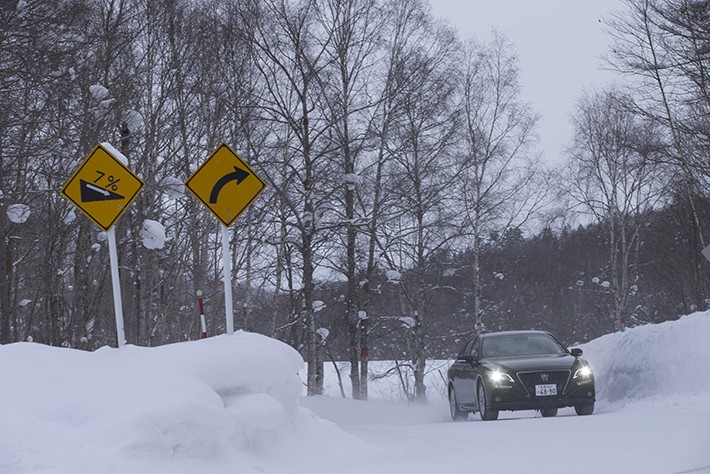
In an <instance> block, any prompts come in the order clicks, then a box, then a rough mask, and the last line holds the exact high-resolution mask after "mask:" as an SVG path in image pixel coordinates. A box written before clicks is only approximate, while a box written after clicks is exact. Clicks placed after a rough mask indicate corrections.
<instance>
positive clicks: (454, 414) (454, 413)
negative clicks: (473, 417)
mask: <svg viewBox="0 0 710 474" xmlns="http://www.w3.org/2000/svg"><path fill="white" fill-rule="evenodd" d="M449 411H450V412H451V419H452V420H454V421H463V420H465V419H466V418H468V412H467V411H465V410H462V409H461V408H460V407H459V402H457V401H456V391H454V387H451V386H450V387H449Z"/></svg>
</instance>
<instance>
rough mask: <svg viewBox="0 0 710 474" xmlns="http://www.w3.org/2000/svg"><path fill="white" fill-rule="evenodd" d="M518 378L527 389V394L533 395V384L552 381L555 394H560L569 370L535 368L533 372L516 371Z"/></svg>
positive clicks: (562, 391)
mask: <svg viewBox="0 0 710 474" xmlns="http://www.w3.org/2000/svg"><path fill="white" fill-rule="evenodd" d="M516 375H517V376H518V379H519V380H520V382H521V383H522V384H523V387H525V390H527V392H528V395H530V396H535V385H539V384H549V383H554V384H555V385H557V396H558V397H559V396H561V395H562V394H563V393H564V392H565V388H567V382H568V381H569V376H570V371H569V370H537V371H534V372H518V373H517V374H516Z"/></svg>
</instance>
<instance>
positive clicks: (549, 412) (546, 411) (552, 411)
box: [540, 408, 557, 418]
mask: <svg viewBox="0 0 710 474" xmlns="http://www.w3.org/2000/svg"><path fill="white" fill-rule="evenodd" d="M540 414H541V415H542V416H543V417H545V418H550V417H553V416H557V408H543V409H541V410H540Z"/></svg>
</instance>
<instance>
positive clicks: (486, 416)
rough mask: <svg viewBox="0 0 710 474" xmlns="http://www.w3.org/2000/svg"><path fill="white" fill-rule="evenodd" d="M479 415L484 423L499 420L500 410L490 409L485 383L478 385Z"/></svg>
mask: <svg viewBox="0 0 710 474" xmlns="http://www.w3.org/2000/svg"><path fill="white" fill-rule="evenodd" d="M478 413H479V414H480V415H481V420H483V421H493V420H497V419H498V410H491V409H490V408H488V398H487V397H486V387H484V386H483V383H481V382H479V384H478Z"/></svg>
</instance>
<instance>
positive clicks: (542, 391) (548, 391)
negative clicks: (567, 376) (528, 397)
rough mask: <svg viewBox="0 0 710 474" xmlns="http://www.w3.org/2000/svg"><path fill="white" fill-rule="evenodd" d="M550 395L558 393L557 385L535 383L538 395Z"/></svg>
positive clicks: (536, 394)
mask: <svg viewBox="0 0 710 474" xmlns="http://www.w3.org/2000/svg"><path fill="white" fill-rule="evenodd" d="M550 395H557V385H555V384H554V383H547V384H542V385H535V396H536V397H548V396H550Z"/></svg>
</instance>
